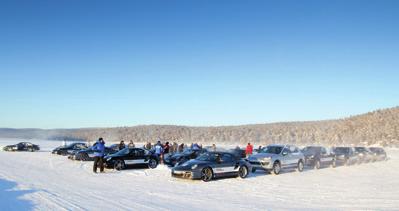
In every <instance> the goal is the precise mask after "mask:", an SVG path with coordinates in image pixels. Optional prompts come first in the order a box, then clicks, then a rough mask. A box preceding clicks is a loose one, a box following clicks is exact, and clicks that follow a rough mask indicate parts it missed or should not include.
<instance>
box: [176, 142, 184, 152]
mask: <svg viewBox="0 0 399 211" xmlns="http://www.w3.org/2000/svg"><path fill="white" fill-rule="evenodd" d="M177 150H178V152H183V150H184V143H181V144H180V145H179V148H178V149H177Z"/></svg>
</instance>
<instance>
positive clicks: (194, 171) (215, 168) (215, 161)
mask: <svg viewBox="0 0 399 211" xmlns="http://www.w3.org/2000/svg"><path fill="white" fill-rule="evenodd" d="M250 171H251V165H250V164H249V163H248V162H246V161H245V160H243V159H241V158H239V157H237V156H236V155H234V154H232V153H228V152H207V153H204V154H201V155H200V156H198V157H197V158H196V159H192V160H189V161H187V162H185V163H183V164H182V165H179V166H176V167H174V168H173V169H172V176H173V177H179V178H189V179H201V180H203V181H205V182H208V181H210V180H212V179H214V178H219V177H228V176H235V177H237V176H239V177H241V178H245V177H247V176H248V173H249V172H250Z"/></svg>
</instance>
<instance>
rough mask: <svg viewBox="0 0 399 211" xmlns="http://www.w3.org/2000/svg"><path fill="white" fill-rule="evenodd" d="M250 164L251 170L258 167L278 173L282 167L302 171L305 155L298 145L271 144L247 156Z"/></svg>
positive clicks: (253, 170)
mask: <svg viewBox="0 0 399 211" xmlns="http://www.w3.org/2000/svg"><path fill="white" fill-rule="evenodd" d="M248 160H249V163H250V164H251V165H252V172H255V171H256V170H258V169H262V170H265V171H266V172H269V173H270V172H271V173H273V174H276V175H277V174H280V172H281V170H282V169H297V170H298V171H299V172H302V171H303V168H304V164H305V156H304V155H303V154H302V152H301V151H300V150H299V148H298V147H296V146H293V145H280V144H273V145H269V146H267V147H264V148H263V149H261V150H260V151H259V152H258V153H257V154H255V155H251V156H249V158H248Z"/></svg>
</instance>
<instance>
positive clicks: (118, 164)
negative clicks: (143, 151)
mask: <svg viewBox="0 0 399 211" xmlns="http://www.w3.org/2000/svg"><path fill="white" fill-rule="evenodd" d="M125 168H126V165H125V161H123V160H116V161H115V163H114V169H115V170H117V171H121V170H123V169H125Z"/></svg>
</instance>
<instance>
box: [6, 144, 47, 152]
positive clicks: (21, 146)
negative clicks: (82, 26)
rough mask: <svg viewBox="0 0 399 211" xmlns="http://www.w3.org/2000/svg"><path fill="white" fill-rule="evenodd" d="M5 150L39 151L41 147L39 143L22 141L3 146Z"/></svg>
mask: <svg viewBox="0 0 399 211" xmlns="http://www.w3.org/2000/svg"><path fill="white" fill-rule="evenodd" d="M3 150H4V151H29V152H33V151H39V150H40V147H39V145H36V144H32V143H29V142H21V143H18V144H14V145H8V146H5V147H4V148H3Z"/></svg>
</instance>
